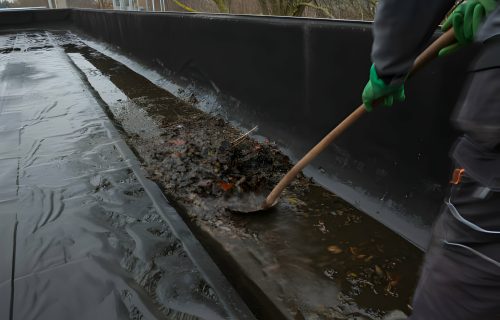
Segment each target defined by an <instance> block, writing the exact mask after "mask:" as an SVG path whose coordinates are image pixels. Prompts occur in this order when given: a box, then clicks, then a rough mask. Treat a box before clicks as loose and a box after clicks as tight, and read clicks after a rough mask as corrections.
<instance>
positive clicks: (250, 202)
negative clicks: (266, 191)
mask: <svg viewBox="0 0 500 320" xmlns="http://www.w3.org/2000/svg"><path fill="white" fill-rule="evenodd" d="M276 203H277V201H275V202H274V203H273V204H272V205H267V203H266V196H265V195H263V194H257V193H247V194H245V195H243V196H242V197H238V196H233V197H231V198H228V199H226V200H225V208H226V209H227V210H228V211H230V212H231V213H258V212H260V211H267V210H269V209H271V208H273V207H274V206H275V205H276Z"/></svg>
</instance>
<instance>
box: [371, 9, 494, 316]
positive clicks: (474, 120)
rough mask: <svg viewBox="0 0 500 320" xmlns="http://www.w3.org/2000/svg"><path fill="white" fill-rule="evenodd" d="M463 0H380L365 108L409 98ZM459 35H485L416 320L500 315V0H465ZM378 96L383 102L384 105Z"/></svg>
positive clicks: (462, 111)
mask: <svg viewBox="0 0 500 320" xmlns="http://www.w3.org/2000/svg"><path fill="white" fill-rule="evenodd" d="M454 5H455V1H453V0H429V1H423V0H380V2H379V5H378V8H377V12H376V16H375V22H374V29H373V34H374V43H373V48H372V61H373V65H372V67H371V69H370V76H369V81H368V83H367V85H366V87H365V89H364V91H363V94H362V100H363V102H364V104H365V108H366V109H367V110H368V111H372V110H373V109H374V108H377V107H379V105H380V107H383V106H391V105H393V104H394V103H395V102H398V101H403V100H404V99H405V93H404V84H405V80H406V78H407V74H408V72H409V70H410V68H411V66H412V65H413V62H414V60H415V58H416V56H417V54H418V53H419V52H421V51H422V49H423V48H424V46H425V45H426V44H427V43H428V42H429V40H430V38H431V36H432V34H433V33H434V30H435V28H436V27H437V26H438V25H439V23H440V22H441V21H442V20H443V18H444V16H445V15H446V13H447V12H448V11H450V10H451V9H452V8H453V6H454ZM449 28H453V29H454V32H455V37H456V40H457V43H456V44H454V45H452V46H450V47H447V48H444V49H443V50H441V51H440V53H439V55H440V56H442V55H447V54H450V53H452V52H453V51H455V50H458V49H459V48H460V47H462V46H464V45H466V44H468V43H471V42H474V41H475V42H477V43H478V46H480V49H479V54H478V58H477V59H476V61H475V62H474V63H473V64H472V67H470V69H469V72H468V80H467V81H468V86H467V87H466V88H467V89H466V90H465V91H464V92H463V95H462V97H461V99H459V103H458V105H457V106H456V110H455V112H454V114H453V116H452V121H453V123H454V125H455V126H456V127H457V128H458V129H459V130H460V131H461V132H463V136H461V137H460V138H459V139H458V141H457V142H456V144H455V146H454V148H453V149H452V151H451V157H452V160H453V163H454V165H455V168H456V169H455V170H454V172H453V174H452V179H451V183H452V185H451V188H450V191H449V194H448V195H447V196H446V198H445V200H444V203H445V204H444V205H443V209H442V212H441V213H440V215H439V217H438V219H437V221H436V222H435V225H434V228H433V234H432V240H431V244H430V246H429V249H428V251H427V254H426V257H425V261H424V265H423V267H422V272H421V275H420V279H419V282H418V285H417V288H416V291H415V294H414V296H413V302H412V307H413V312H412V315H411V316H410V319H413V320H424V319H425V320H434V319H435V320H447V319H450V320H460V319H467V320H475V319H481V320H489V319H500V6H497V1H495V0H469V1H466V2H463V3H461V4H459V5H458V6H457V7H456V8H455V9H454V10H453V11H452V13H451V14H450V15H449V16H448V18H447V19H446V20H445V22H444V24H443V30H447V29H449ZM374 104H377V106H374Z"/></svg>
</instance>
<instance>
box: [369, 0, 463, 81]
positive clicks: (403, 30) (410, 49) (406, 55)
mask: <svg viewBox="0 0 500 320" xmlns="http://www.w3.org/2000/svg"><path fill="white" fill-rule="evenodd" d="M454 3H455V1H454V0H380V2H379V5H378V7H377V12H376V14H375V23H374V26H373V36H374V42H373V48H372V61H373V63H374V64H375V67H376V69H377V73H378V74H379V76H381V77H383V78H390V79H391V83H399V82H401V81H403V79H404V77H405V76H406V74H407V73H408V71H409V70H410V68H411V66H412V64H413V62H414V60H415V58H416V57H417V55H418V54H419V53H420V52H421V51H422V50H423V49H424V46H425V45H426V44H427V42H428V41H429V39H430V37H431V36H432V34H433V32H434V31H435V29H436V27H437V26H438V24H439V23H440V22H441V21H442V19H443V18H444V16H445V14H446V13H447V12H448V10H450V9H451V7H452V6H453V4H454Z"/></svg>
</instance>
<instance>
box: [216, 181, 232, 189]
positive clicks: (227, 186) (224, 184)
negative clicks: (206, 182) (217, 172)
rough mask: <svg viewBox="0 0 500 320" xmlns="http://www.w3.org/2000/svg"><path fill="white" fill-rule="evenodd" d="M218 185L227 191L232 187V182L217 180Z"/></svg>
mask: <svg viewBox="0 0 500 320" xmlns="http://www.w3.org/2000/svg"><path fill="white" fill-rule="evenodd" d="M219 187H220V188H221V189H222V190H224V191H229V190H231V189H232V188H233V187H234V183H230V182H225V181H219Z"/></svg>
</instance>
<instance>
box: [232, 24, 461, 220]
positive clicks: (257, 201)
mask: <svg viewBox="0 0 500 320" xmlns="http://www.w3.org/2000/svg"><path fill="white" fill-rule="evenodd" d="M455 41H456V39H455V33H454V32H453V29H450V30H448V31H447V32H446V33H444V34H442V35H441V36H440V37H439V38H438V39H436V41H434V42H433V43H432V44H431V45H430V46H429V47H427V49H425V50H424V51H423V52H422V53H421V54H420V55H419V56H418V57H417V59H416V60H415V63H414V64H413V67H412V68H411V70H410V73H409V76H412V75H413V74H415V72H417V71H418V70H420V69H421V68H422V67H423V66H425V65H426V64H427V63H428V62H429V61H431V60H433V59H434V58H435V57H437V55H438V53H439V51H440V50H441V49H443V48H445V47H447V46H449V45H451V44H453V43H455ZM365 113H366V109H365V106H364V104H362V105H360V106H359V107H358V108H357V109H356V110H354V112H353V113H351V114H350V115H349V116H348V117H347V118H345V119H344V120H343V121H342V122H341V123H340V124H339V125H338V126H337V127H335V128H334V129H333V130H332V131H330V133H329V134H327V135H326V136H325V137H324V138H323V140H321V141H320V142H319V143H318V144H317V145H316V146H314V147H313V148H312V149H311V150H310V151H309V152H308V153H307V154H306V155H305V156H304V157H303V158H302V159H300V161H299V162H297V164H295V165H294V166H293V168H292V169H290V171H288V173H287V174H286V175H285V176H284V177H283V178H282V179H281V180H280V182H278V184H277V185H276V186H275V187H274V189H273V190H272V191H271V193H269V195H268V196H267V197H266V198H265V199H264V197H262V196H259V195H247V196H246V197H245V198H242V199H239V201H233V203H232V204H230V205H229V206H228V207H227V209H229V210H230V211H232V212H235V213H253V212H259V211H264V210H268V209H271V208H272V207H274V206H275V205H276V203H277V202H278V197H279V196H280V194H281V193H282V192H283V190H284V189H285V188H286V187H287V186H288V185H289V184H290V183H291V182H292V181H293V179H295V177H296V176H297V175H298V174H299V172H301V171H302V169H304V168H305V167H306V166H307V165H308V164H309V163H310V162H311V161H312V160H314V158H316V157H317V156H318V155H319V154H320V153H321V152H322V151H323V150H325V149H326V147H327V146H328V145H329V144H330V143H332V141H333V140H335V139H336V138H337V137H338V136H340V135H341V134H342V133H343V132H344V131H345V130H346V129H347V128H349V127H350V126H351V125H352V124H353V123H355V122H356V121H357V120H358V119H359V118H361V116H362V115H363V114H365Z"/></svg>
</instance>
